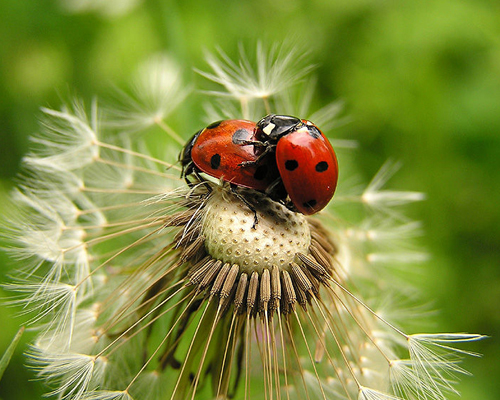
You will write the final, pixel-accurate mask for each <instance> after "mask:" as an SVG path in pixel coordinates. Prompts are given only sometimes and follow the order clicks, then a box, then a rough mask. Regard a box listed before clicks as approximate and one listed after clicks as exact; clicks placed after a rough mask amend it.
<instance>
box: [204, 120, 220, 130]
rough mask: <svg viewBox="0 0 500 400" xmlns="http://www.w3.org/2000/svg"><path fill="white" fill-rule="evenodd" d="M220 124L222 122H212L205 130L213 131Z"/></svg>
mask: <svg viewBox="0 0 500 400" xmlns="http://www.w3.org/2000/svg"><path fill="white" fill-rule="evenodd" d="M221 123H222V121H215V122H212V123H211V124H210V125H208V126H207V127H206V128H205V129H215V128H217V127H218V126H219V125H220V124H221Z"/></svg>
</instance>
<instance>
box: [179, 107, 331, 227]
mask: <svg viewBox="0 0 500 400" xmlns="http://www.w3.org/2000/svg"><path fill="white" fill-rule="evenodd" d="M179 159H180V162H181V165H182V176H183V177H184V178H185V179H186V182H187V183H188V185H190V186H192V185H193V182H191V181H190V180H189V177H190V176H191V175H194V176H195V177H197V178H198V180H200V181H203V179H202V178H201V177H200V173H201V172H203V173H206V174H208V175H210V176H213V177H215V178H218V179H222V180H223V181H226V182H230V183H231V186H232V187H233V188H235V187H238V186H240V187H246V188H250V189H253V190H257V191H260V192H263V193H266V194H267V195H268V196H269V197H270V198H271V199H272V200H275V201H279V202H281V203H283V204H285V205H286V206H287V207H288V208H289V209H291V210H293V211H298V212H301V213H302V214H306V215H310V214H314V213H317V212H318V211H320V210H321V209H323V208H324V207H325V206H326V205H327V204H328V202H329V201H330V199H331V198H332V196H333V193H334V191H335V187H336V185H337V178H338V165H337V158H336V156H335V152H334V151H333V148H332V146H331V144H330V142H329V141H328V139H326V137H325V136H324V135H323V134H322V133H321V131H320V130H319V129H318V128H317V127H316V125H314V124H313V123H312V122H310V121H307V120H300V119H298V118H295V117H291V116H287V115H275V114H271V115H268V116H266V117H264V118H262V119H261V120H260V121H259V122H257V124H256V123H254V122H251V121H246V120H225V121H218V122H215V123H213V124H210V125H209V126H207V127H206V128H205V129H202V130H200V131H199V132H197V133H196V134H194V136H193V137H192V138H191V139H190V140H189V141H188V143H187V144H186V146H185V147H184V149H183V151H182V152H181V154H180V157H179ZM235 193H237V192H235ZM239 197H240V198H242V200H243V201H244V202H245V203H246V204H247V205H248V206H249V208H250V209H251V210H252V211H253V212H254V216H255V215H256V214H255V210H254V208H253V207H252V206H251V205H249V204H248V202H247V201H246V200H245V199H244V198H243V197H242V196H239ZM255 218H256V217H255Z"/></svg>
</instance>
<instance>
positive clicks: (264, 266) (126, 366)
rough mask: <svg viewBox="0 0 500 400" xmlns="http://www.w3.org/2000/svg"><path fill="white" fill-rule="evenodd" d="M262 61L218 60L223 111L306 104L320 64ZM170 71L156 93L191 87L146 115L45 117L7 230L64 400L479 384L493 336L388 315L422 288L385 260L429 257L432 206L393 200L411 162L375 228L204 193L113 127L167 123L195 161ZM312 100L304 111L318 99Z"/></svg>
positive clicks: (407, 395)
mask: <svg viewBox="0 0 500 400" xmlns="http://www.w3.org/2000/svg"><path fill="white" fill-rule="evenodd" d="M257 53H258V54H257V66H256V67H255V68H254V67H253V66H252V64H251V61H250V60H249V58H247V57H246V56H244V57H242V60H241V61H240V62H239V63H235V62H233V61H231V60H230V59H229V58H228V57H227V56H226V55H225V54H224V53H220V58H221V59H222V60H220V59H216V58H214V57H211V58H209V65H210V66H211V68H212V69H213V70H214V72H213V73H202V74H203V75H204V76H206V77H208V78H209V79H211V80H213V81H215V82H217V83H219V84H221V85H222V86H223V87H224V88H225V89H226V91H227V92H226V93H225V96H226V97H227V98H228V99H231V101H233V102H234V104H236V105H237V106H234V107H230V108H228V109H225V110H220V109H218V107H224V104H225V101H222V102H221V103H214V105H213V108H212V111H213V112H214V113H221V114H222V115H224V116H228V117H229V116H230V117H232V118H238V117H239V118H241V117H245V118H247V117H248V115H249V114H251V113H253V112H255V113H257V112H260V113H261V115H260V117H262V115H263V114H264V113H265V111H266V110H268V109H269V110H272V111H276V112H287V110H281V109H279V110H274V107H278V106H279V105H281V107H285V106H286V105H287V104H288V105H289V104H293V102H291V101H290V102H289V101H288V100H287V99H291V98H293V95H294V93H295V91H294V90H295V89H297V88H300V86H297V87H295V86H294V84H295V83H296V80H297V79H298V78H302V77H304V75H305V74H306V72H309V70H310V68H309V67H302V65H303V64H302V61H303V60H302V59H300V57H299V61H300V63H298V64H297V58H294V56H293V55H291V53H284V52H282V51H279V50H277V49H273V50H272V51H271V52H270V53H269V54H267V53H266V54H265V53H264V52H263V48H262V47H261V46H260V45H259V47H258V49H257ZM162 65H163V67H162V68H167V69H168V68H171V73H172V75H168V73H169V72H168V71H164V72H166V73H167V75H164V74H163V72H161V73H158V74H156V75H154V74H153V76H152V78H151V79H152V80H151V81H150V82H149V83H152V82H153V81H154V82H157V81H160V82H163V83H162V85H160V86H162V87H163V88H164V89H165V88H167V89H168V88H169V87H170V88H173V89H172V90H173V91H172V92H168V90H166V91H165V92H163V89H162V90H160V91H159V92H155V91H154V90H153V91H151V90H152V87H153V86H154V85H150V84H149V83H148V84H146V85H143V86H142V87H141V88H142V89H144V88H146V89H147V90H149V91H150V92H149V93H150V94H147V93H144V94H141V96H142V95H143V96H142V97H141V96H139V97H138V98H137V100H135V99H134V101H133V102H131V103H130V102H129V104H131V105H132V108H135V110H136V115H132V117H131V119H129V120H124V121H123V125H121V126H120V125H119V124H118V125H117V124H116V122H117V117H118V119H119V118H120V116H123V115H124V114H122V111H121V110H120V111H118V112H116V113H110V112H109V111H108V112H107V113H98V112H97V106H96V105H95V104H94V106H93V107H92V111H91V113H90V118H88V117H87V115H89V114H88V113H87V112H85V110H84V108H83V106H82V105H81V104H80V103H77V104H76V105H74V106H73V107H71V108H66V109H63V111H53V110H45V113H46V115H47V117H48V119H47V120H46V121H45V123H44V126H45V128H44V131H43V133H42V135H41V136H40V137H39V138H38V139H36V140H35V141H34V143H35V144H36V145H37V148H36V150H34V151H33V152H32V153H31V154H30V155H29V156H28V157H27V158H26V159H25V164H26V171H25V173H24V175H23V177H22V184H21V185H20V187H19V189H18V190H17V191H16V192H15V193H14V195H13V199H14V201H16V203H17V204H16V205H17V208H18V211H17V213H16V214H13V215H11V216H9V217H8V221H9V222H8V225H9V229H8V230H7V235H10V239H11V241H12V249H11V252H12V254H13V255H14V256H17V258H18V259H20V261H21V262H22V263H23V264H24V269H23V280H21V281H19V282H16V283H13V284H11V285H10V288H11V289H12V290H15V291H16V292H17V293H18V294H19V295H20V296H22V299H19V300H17V299H16V300H15V301H16V302H18V303H19V304H22V305H23V307H24V309H25V310H26V312H28V313H34V314H35V316H34V318H33V319H32V325H33V328H36V329H38V331H39V334H38V337H37V339H36V341H35V343H34V344H33V345H32V350H31V351H30V353H29V358H30V360H31V364H32V365H33V366H34V367H35V369H36V370H37V371H38V373H39V376H40V377H41V378H42V379H45V380H46V381H47V383H48V384H49V385H50V386H51V387H52V392H51V394H53V395H55V396H57V397H58V398H67V399H75V400H130V399H135V400H139V399H144V400H149V399H151V400H152V399H156V398H165V399H194V398H219V399H224V398H241V399H249V398H252V399H253V398H265V399H269V400H270V399H291V398H305V399H313V398H319V399H323V400H325V399H347V400H354V399H363V400H400V399H420V400H431V399H434V400H435V399H437V400H442V399H445V396H446V393H448V392H450V391H451V392H453V391H454V390H455V389H454V386H453V384H454V383H455V382H454V381H455V376H456V375H457V374H463V373H465V371H464V370H462V369H461V368H460V367H459V366H458V365H457V362H458V360H459V357H458V356H461V355H467V354H471V353H468V352H466V351H461V350H455V349H454V347H452V346H455V345H456V344H458V343H461V342H469V341H474V340H477V339H480V338H481V336H479V335H467V334H438V335H423V334H420V335H410V334H407V333H405V332H404V331H403V330H401V329H400V328H399V327H396V326H395V325H394V324H393V323H391V322H389V321H388V320H387V319H386V318H387V317H386V315H389V316H390V315H393V314H397V312H396V313H391V310H390V308H391V307H396V308H397V304H394V303H392V302H386V304H385V306H384V311H383V312H376V311H375V307H374V305H375V304H380V303H382V302H383V300H384V299H385V300H387V299H389V298H399V297H401V298H406V296H407V295H408V292H409V291H408V289H407V287H406V286H402V285H399V284H398V285H391V282H392V283H393V282H394V281H391V280H390V279H391V278H390V275H391V274H390V272H391V269H390V268H389V269H387V271H386V273H385V274H384V276H383V278H381V276H380V274H379V272H378V271H379V270H377V269H376V268H374V266H375V265H376V266H377V267H378V266H379V265H383V266H385V265H387V264H395V263H397V264H404V263H406V262H408V261H411V262H415V261H423V258H424V256H423V253H421V252H419V251H418V250H416V249H415V248H414V246H413V245H411V244H409V243H408V242H410V241H411V240H412V238H413V237H414V236H416V235H417V234H419V233H420V225H419V224H418V223H416V222H413V221H410V220H408V219H407V218H405V217H404V214H403V212H402V210H401V206H402V205H405V204H406V203H408V202H411V201H418V200H422V199H423V196H422V195H421V194H417V193H413V192H410V193H407V192H396V191H386V190H384V189H383V185H384V184H385V183H386V181H387V179H388V177H389V176H390V175H391V174H392V172H393V170H394V168H395V167H394V165H393V164H387V165H386V166H384V167H383V168H382V170H381V171H380V172H379V174H377V176H376V177H375V178H374V180H373V181H372V183H371V184H370V185H369V186H368V188H367V189H366V190H364V191H360V192H359V193H358V194H357V196H354V197H351V200H353V201H354V202H355V203H358V204H360V203H362V204H365V205H367V206H368V207H359V208H363V209H362V210H361V211H360V212H362V213H363V218H361V222H359V220H360V218H355V219H354V222H350V221H349V220H348V219H344V218H343V216H342V213H341V211H340V210H337V209H336V207H335V205H332V206H330V207H328V209H325V210H323V211H322V212H321V213H320V215H316V216H304V215H302V214H297V213H294V212H292V211H290V210H289V209H288V208H286V207H285V206H284V205H283V204H281V203H280V202H276V201H272V200H271V199H270V198H269V197H268V196H267V195H265V194H263V193H259V192H256V191H252V190H250V189H243V188H242V189H239V190H238V193H237V194H235V192H234V190H232V189H231V187H230V185H229V184H228V183H224V182H212V181H198V180H196V178H194V179H193V181H192V182H191V185H190V187H188V186H187V185H186V184H185V182H184V181H183V180H181V179H180V168H179V166H178V165H176V160H177V159H176V158H175V157H174V156H172V155H170V156H169V155H168V154H165V156H163V155H162V156H161V157H158V156H157V153H158V151H155V153H154V154H151V152H149V151H148V147H147V146H146V145H145V144H144V143H143V142H142V141H141V136H138V138H139V139H138V140H133V141H132V140H129V139H127V138H126V137H125V136H124V135H114V134H113V133H116V128H118V129H120V130H127V129H129V128H133V129H146V128H147V127H148V126H150V125H151V123H154V124H156V125H157V126H158V127H160V128H162V129H164V131H165V132H167V133H168V135H169V138H168V139H165V136H167V135H163V134H162V137H163V138H164V139H165V140H164V142H162V143H164V146H165V147H169V148H170V149H172V148H173V149H174V150H170V151H172V152H173V153H175V154H178V153H179V152H180V151H181V147H182V146H181V144H180V143H179V142H180V140H179V136H178V135H177V134H176V133H174V132H172V131H171V129H170V128H169V127H168V125H167V123H166V121H163V119H164V118H165V117H166V116H167V115H168V112H167V111H168V108H167V107H165V105H166V104H173V103H170V101H171V99H170V97H169V96H170V95H171V93H174V92H175V93H179V91H180V92H182V89H181V87H180V86H179V87H177V86H175V85H173V86H169V85H172V82H171V76H174V75H175V76H177V75H176V74H177V69H176V67H175V66H172V65H170V66H167V67H165V66H166V65H167V64H162ZM165 76H166V78H165V80H163V78H162V77H165ZM147 90H146V92H147ZM167 92H168V93H167ZM182 93H183V92H182ZM216 94H220V93H216ZM150 95H151V96H150ZM164 95H165V96H164ZM305 97H306V100H305V103H302V104H301V105H300V107H301V108H300V109H301V110H303V111H304V110H308V107H307V106H308V104H306V103H308V102H309V100H307V99H308V98H309V99H310V98H311V97H312V94H309V95H307V96H305ZM149 99H152V101H151V102H149ZM141 101H142V102H145V103H146V104H143V103H142V102H141ZM297 104H300V102H299V103H297ZM152 105H153V106H152ZM158 105H160V107H156V106H158ZM175 105H177V104H175ZM334 109H335V107H334V106H328V107H327V108H326V109H325V110H326V111H332V110H334ZM151 110H153V111H154V112H153V113H150V112H149V111H151ZM158 110H160V111H158ZM325 110H323V112H320V113H319V114H317V115H318V116H321V115H322V113H323V114H324V113H325V112H326V111H325ZM157 111H158V112H157ZM232 113H236V114H237V115H232ZM242 113H243V115H242ZM313 115H314V114H313ZM143 117H144V119H143ZM99 118H105V119H106V118H109V119H108V120H105V121H102V123H101V122H99V123H98V119H99ZM324 121H325V122H328V118H327V117H325V119H324ZM332 126H333V125H332ZM107 129H110V130H111V132H108V131H107ZM186 137H187V135H186ZM342 175H345V176H348V175H349V172H348V171H345V172H343V174H342ZM341 190H342V189H341ZM339 197H342V194H341V193H340V196H339ZM242 199H245V200H244V201H243V200H242ZM344 199H347V197H345V196H344ZM249 206H251V207H249ZM252 209H255V213H256V215H257V218H258V224H254V215H253V211H252ZM402 268H404V265H403V266H402ZM391 286H394V287H391ZM381 293H383V294H384V296H383V299H382V298H381ZM413 294H414V291H411V295H412V296H413ZM391 295H392V296H391ZM398 303H401V302H398ZM386 308H388V310H386ZM398 322H399V321H398ZM401 323H403V324H404V321H401Z"/></svg>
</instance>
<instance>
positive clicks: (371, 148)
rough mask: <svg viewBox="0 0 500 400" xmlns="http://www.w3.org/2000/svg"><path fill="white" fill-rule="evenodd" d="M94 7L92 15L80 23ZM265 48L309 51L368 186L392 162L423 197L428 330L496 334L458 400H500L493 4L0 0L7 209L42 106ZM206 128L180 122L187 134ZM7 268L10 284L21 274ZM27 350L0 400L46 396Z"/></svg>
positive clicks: (0, 315)
mask: <svg viewBox="0 0 500 400" xmlns="http://www.w3.org/2000/svg"><path fill="white" fill-rule="evenodd" d="M84 3H87V5H89V6H90V5H92V4H93V5H94V8H93V10H84V9H81V10H80V11H79V12H77V10H78V7H77V6H78V4H80V5H82V4H84ZM100 3H101V6H102V8H99V7H100V6H99V4H100ZM103 4H104V6H103ZM127 5H129V6H130V8H128V9H127V7H126V6H127ZM72 6H73V7H72ZM117 7H121V11H120V10H119V9H118V8H117ZM258 40H261V41H262V42H263V43H276V42H278V43H279V42H282V41H286V40H288V41H289V42H294V41H297V42H298V43H300V44H301V45H302V46H306V47H308V48H309V49H310V52H311V61H312V62H313V63H315V64H317V69H316V72H317V74H318V77H319V80H318V82H319V94H318V96H317V98H316V99H315V103H316V104H315V105H317V106H321V105H324V104H326V103H328V102H330V101H332V100H334V99H337V98H341V99H343V100H344V101H345V104H346V110H345V114H346V115H349V116H350V117H351V118H352V122H351V123H350V124H349V125H347V126H345V127H343V128H341V129H340V130H339V132H338V134H339V136H342V137H344V138H352V139H356V140H358V141H359V143H360V147H361V149H362V151H361V152H360V153H359V154H360V156H362V157H358V161H359V167H360V172H361V174H363V175H364V178H365V179H366V180H369V179H370V177H371V176H372V175H373V174H374V172H375V171H376V170H377V169H378V168H379V167H380V165H381V164H382V163H383V162H384V161H385V160H386V159H388V158H392V159H395V160H400V161H402V162H403V168H402V169H401V170H400V172H399V173H398V174H397V175H396V177H395V178H393V180H392V181H391V186H392V187H394V188H398V189H407V190H418V191H423V192H426V193H427V194H428V200H427V201H426V202H424V203H421V204H418V205H417V207H413V215H412V216H414V217H416V218H418V219H421V220H422V221H423V222H424V226H425V230H426V236H425V239H424V242H425V245H426V246H427V247H428V248H429V250H430V252H431V253H432V259H431V261H430V262H429V263H427V264H426V265H425V266H424V267H423V269H424V274H423V275H422V283H423V289H424V292H425V293H424V297H425V298H428V299H431V300H432V301H433V306H434V307H435V308H436V309H437V310H440V313H439V315H438V317H437V325H436V326H434V327H433V330H435V331H436V332H439V331H445V332H456V331H458V332H461V331H465V332H471V333H483V334H487V335H489V336H491V338H490V339H488V340H486V341H482V342H480V343H477V344H473V345H471V346H469V347H471V348H472V349H473V350H475V351H478V352H481V353H483V354H484V356H483V358H481V359H479V358H469V359H467V360H466V362H465V364H464V366H465V368H466V369H468V370H470V371H471V372H472V373H473V374H474V375H475V376H474V378H471V377H464V378H463V379H462V383H461V385H460V390H461V391H462V398H463V399H483V400H491V399H498V398H500V361H499V360H500V344H499V341H498V337H499V335H500V268H499V264H498V263H499V260H500V257H499V256H500V3H499V2H498V0H463V1H460V0H419V1H403V0H402V1H390V0H389V1H387V0H312V1H306V0H252V1H228V0H202V1H200V0H196V1H195V0H183V1H169V0H143V1H142V2H139V1H137V2H134V1H133V0H127V1H125V0H121V1H116V0H102V1H99V0H93V1H90V0H87V1H82V0H72V1H71V0H60V1H55V0H44V1H42V0H1V1H0V121H1V124H0V138H1V139H0V143H1V159H0V160H1V161H0V207H1V206H2V203H4V202H5V197H6V193H8V192H9V190H10V189H11V188H12V186H13V182H14V179H15V175H16V173H17V172H18V170H19V162H20V158H21V157H22V155H23V154H24V153H26V151H27V150H28V145H29V144H28V140H27V137H28V136H29V135H30V134H31V133H33V132H35V131H36V130H37V124H38V122H37V120H38V117H39V116H40V112H39V107H40V106H51V107H58V106H59V105H60V103H61V98H63V99H64V98H68V95H71V94H77V95H78V96H80V97H82V98H83V99H84V100H86V101H90V100H91V99H92V97H93V96H94V95H104V94H106V93H109V91H110V88H112V87H113V86H115V85H122V84H123V83H125V82H127V81H128V80H129V79H130V76H131V74H132V73H133V71H134V70H135V68H136V67H137V65H138V64H139V63H140V62H141V61H143V60H144V59H145V58H147V56H148V55H151V54H154V53H157V52H159V51H168V52H169V53H171V54H172V55H173V56H174V57H175V58H176V59H177V60H178V61H179V62H180V63H181V65H182V66H183V67H184V68H185V70H186V79H187V81H188V82H193V83H194V84H195V85H198V83H199V82H201V81H202V78H201V77H199V76H197V75H196V74H195V73H194V72H193V71H192V68H193V67H197V68H202V69H203V68H205V67H206V63H205V62H204V59H203V52H204V50H209V51H213V50H215V49H216V47H217V46H219V47H221V48H222V49H224V51H225V52H226V53H228V54H229V55H230V56H232V57H233V58H234V57H236V55H237V47H238V44H239V43H243V44H245V45H246V47H247V48H248V49H252V48H253V47H254V46H255V43H256V42H257V41H258ZM199 97H200V96H198V100H199ZM196 99H197V97H196V95H195V96H194V100H193V101H194V103H193V106H192V107H195V108H196V107H198V105H197V103H196V101H197V100H196ZM177 118H178V119H179V118H187V117H186V115H185V114H179V115H178V116H177ZM200 121H201V118H197V119H193V120H192V121H189V122H187V123H184V124H183V125H184V126H189V127H190V132H188V133H187V134H186V136H187V135H188V134H189V133H191V132H194V131H195V130H196V129H197V128H199V124H200ZM191 128H192V129H191ZM0 257H1V258H0V265H1V269H0V280H1V281H5V279H6V278H5V276H6V274H7V273H8V271H9V269H11V268H12V263H11V261H9V260H7V258H6V257H5V255H3V254H1V255H0ZM0 296H2V297H4V296H6V294H5V293H4V292H0ZM15 311H16V310H13V309H10V308H6V307H4V306H2V307H1V308H0V325H1V327H2V328H1V330H0V353H3V351H4V349H5V347H6V346H7V344H8V342H9V341H10V340H11V338H12V337H13V336H14V334H15V332H16V330H17V327H18V325H19V324H20V323H22V318H19V317H15ZM29 338H30V334H29V333H26V334H25V335H24V337H23V341H22V343H21V346H20V347H19V348H18V351H17V353H16V355H15V357H14V359H13V361H12V363H11V365H10V366H9V367H8V369H7V370H6V372H5V375H4V377H3V380H2V382H0V398H1V399H4V400H11V399H12V400H17V399H38V398H41V393H42V392H43V388H42V387H41V385H40V384H39V383H38V382H34V381H32V380H31V379H32V378H33V375H32V374H31V373H30V372H29V371H27V370H26V369H25V368H24V367H23V363H24V359H23V356H22V351H23V349H25V345H26V341H28V340H29Z"/></svg>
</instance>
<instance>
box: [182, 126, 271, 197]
mask: <svg viewBox="0 0 500 400" xmlns="http://www.w3.org/2000/svg"><path fill="white" fill-rule="evenodd" d="M255 132H256V130H255V122H251V121H245V120H239V119H235V120H226V121H218V122H214V123H212V124H210V125H208V126H207V127H206V128H205V129H202V130H201V131H199V132H197V133H195V134H194V136H193V137H192V138H191V139H190V140H189V141H188V143H187V144H186V146H185V147H184V150H183V152H182V153H181V155H180V161H181V164H182V167H183V172H182V175H183V176H184V177H185V178H186V180H188V177H189V176H190V175H195V176H196V177H197V178H198V179H199V180H203V179H202V178H201V177H200V176H199V173H200V172H204V173H206V174H208V175H210V176H213V177H215V178H218V179H222V180H224V181H226V182H230V183H232V184H234V185H236V186H242V187H246V188H250V189H254V190H258V191H260V192H265V191H266V190H267V189H268V188H269V187H270V186H272V184H273V183H274V182H275V181H277V180H279V172H278V168H277V166H276V162H275V161H274V159H273V158H272V157H264V158H261V159H260V160H259V162H258V163H257V162H256V160H257V159H259V156H260V154H261V153H262V150H261V149H260V148H259V147H256V146H254V143H255V142H256V140H255ZM188 184H190V185H191V182H189V180H188Z"/></svg>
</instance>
